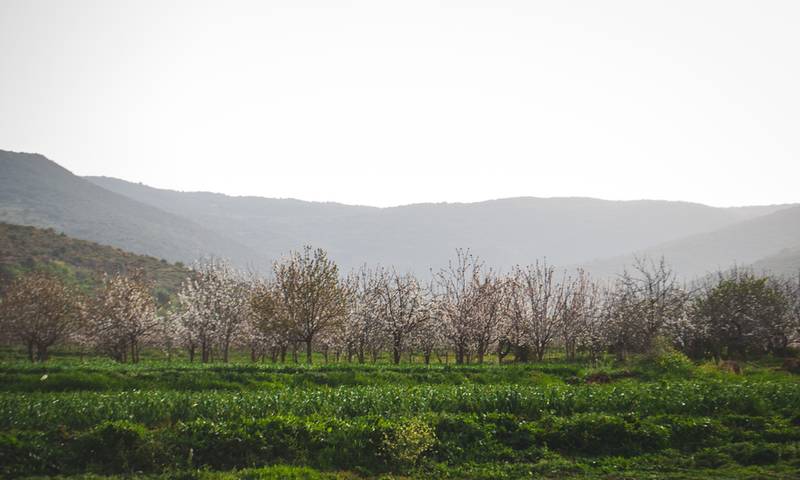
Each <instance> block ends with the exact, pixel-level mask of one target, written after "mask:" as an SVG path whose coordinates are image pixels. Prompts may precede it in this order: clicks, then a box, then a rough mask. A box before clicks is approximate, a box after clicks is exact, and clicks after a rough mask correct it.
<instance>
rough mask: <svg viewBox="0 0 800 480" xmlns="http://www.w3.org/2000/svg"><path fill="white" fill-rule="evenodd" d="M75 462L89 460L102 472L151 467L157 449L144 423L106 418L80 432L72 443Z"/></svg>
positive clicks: (152, 466)
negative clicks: (87, 429) (108, 419)
mask: <svg viewBox="0 0 800 480" xmlns="http://www.w3.org/2000/svg"><path fill="white" fill-rule="evenodd" d="M73 447H74V448H75V451H74V452H73V455H74V458H75V465H76V466H78V467H79V468H80V465H81V459H83V460H88V462H89V464H90V465H91V466H92V467H94V468H91V469H90V470H96V471H100V472H103V473H125V472H133V471H139V470H152V469H153V468H154V467H155V464H156V449H155V448H154V447H155V446H154V445H153V442H152V441H151V439H150V438H149V435H148V432H147V430H146V429H145V428H144V426H142V425H139V424H136V423H133V422H128V421H125V420H118V421H105V422H103V423H101V424H99V425H98V426H96V427H94V428H93V429H91V430H89V431H88V432H85V433H83V434H80V435H79V436H78V437H77V438H76V439H75V442H74V443H73Z"/></svg>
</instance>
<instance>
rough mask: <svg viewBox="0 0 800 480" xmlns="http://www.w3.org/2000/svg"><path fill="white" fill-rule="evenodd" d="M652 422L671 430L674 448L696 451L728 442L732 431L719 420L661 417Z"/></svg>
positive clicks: (680, 416)
mask: <svg viewBox="0 0 800 480" xmlns="http://www.w3.org/2000/svg"><path fill="white" fill-rule="evenodd" d="M650 421H651V422H652V423H654V424H656V425H661V426H664V427H667V428H668V429H669V432H670V433H669V443H670V445H671V446H672V448H676V449H678V450H683V451H695V450H697V449H699V448H702V447H715V446H717V445H721V444H723V443H725V442H728V441H729V440H730V437H731V433H730V431H729V430H728V429H727V428H726V427H725V426H723V425H722V424H721V423H720V422H719V421H718V420H714V419H712V418H709V417H690V416H685V415H660V416H657V417H653V418H651V419H650Z"/></svg>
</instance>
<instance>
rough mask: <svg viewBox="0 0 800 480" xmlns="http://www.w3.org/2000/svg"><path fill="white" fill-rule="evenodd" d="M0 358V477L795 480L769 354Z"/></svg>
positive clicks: (793, 424) (794, 428)
mask: <svg viewBox="0 0 800 480" xmlns="http://www.w3.org/2000/svg"><path fill="white" fill-rule="evenodd" d="M743 366H744V371H743V374H742V375H734V374H731V373H725V372H722V371H721V370H720V369H718V368H717V367H716V366H715V365H714V364H712V363H708V364H702V365H694V366H686V365H682V366H676V365H669V364H666V365H665V364H658V363H657V362H650V361H646V360H632V361H629V362H627V363H624V364H614V363H613V362H610V361H609V362H608V363H607V364H606V365H604V366H600V367H595V368H590V367H588V366H586V365H585V364H582V363H565V362H561V361H558V360H551V361H548V362H544V363H534V364H527V365H465V366H458V367H456V366H452V365H451V366H448V365H431V366H424V365H416V364H406V365H399V366H392V365H388V364H377V365H348V364H332V365H318V366H313V367H306V366H303V365H296V364H277V365H273V364H269V363H264V364H252V363H245V362H241V363H232V364H227V365H224V364H210V365H208V364H207V365H200V364H190V363H188V362H185V361H173V362H165V361H155V360H145V361H143V362H142V363H140V364H136V365H125V364H117V363H113V362H110V361H104V360H98V359H91V360H87V361H80V360H79V359H77V358H74V359H73V358H69V357H60V358H57V359H56V360H53V361H51V362H49V363H47V364H44V365H42V364H31V363H28V362H22V361H16V360H7V361H4V362H2V363H0V474H2V475H3V476H5V477H8V478H19V477H37V476H39V477H47V476H55V475H64V476H75V475H79V474H86V473H87V472H89V473H90V476H87V477H80V478H97V477H104V476H120V477H126V476H141V477H153V478H176V477H180V478H304V479H305V478H308V479H314V478H349V479H356V478H381V477H383V478H405V477H409V478H442V479H444V478H485V479H495V478H538V477H541V478H554V479H555V478H565V477H567V478H572V477H574V478H613V479H621V478H631V479H633V478H697V479H700V478H798V473H797V472H798V470H800V377H798V376H796V375H792V374H790V373H788V372H784V371H781V370H780V368H779V367H780V361H778V360H775V361H770V360H769V359H765V360H762V361H759V362H751V363H746V364H743Z"/></svg>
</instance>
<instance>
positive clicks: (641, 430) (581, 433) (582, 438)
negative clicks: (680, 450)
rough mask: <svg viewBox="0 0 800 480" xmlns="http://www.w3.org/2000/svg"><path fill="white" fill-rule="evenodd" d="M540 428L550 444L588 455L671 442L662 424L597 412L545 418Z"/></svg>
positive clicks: (633, 452) (628, 451)
mask: <svg viewBox="0 0 800 480" xmlns="http://www.w3.org/2000/svg"><path fill="white" fill-rule="evenodd" d="M539 428H540V436H541V437H540V438H541V439H542V441H544V443H546V444H547V446H548V447H550V448H553V449H555V450H559V451H562V452H576V453H582V454H585V455H636V454H639V453H643V452H652V451H656V450H660V449H662V448H664V447H666V446H667V445H668V443H669V429H668V428H666V427H664V426H662V425H657V424H654V423H651V422H643V421H639V420H637V419H631V420H627V419H623V418H622V417H618V416H612V415H605V414H597V413H587V414H579V415H573V416H572V417H566V418H559V417H551V418H547V419H543V420H542V421H541V422H540V424H539Z"/></svg>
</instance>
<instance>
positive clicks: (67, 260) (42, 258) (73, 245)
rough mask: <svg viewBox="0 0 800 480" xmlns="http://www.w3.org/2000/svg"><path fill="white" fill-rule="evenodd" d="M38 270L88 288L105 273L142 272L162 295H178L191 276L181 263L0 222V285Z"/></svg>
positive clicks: (96, 282)
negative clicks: (64, 275)
mask: <svg viewBox="0 0 800 480" xmlns="http://www.w3.org/2000/svg"><path fill="white" fill-rule="evenodd" d="M37 268H38V269H49V270H55V271H58V272H61V273H64V274H66V275H67V276H69V277H73V278H74V279H75V280H76V281H77V282H78V283H80V284H82V285H85V286H87V287H93V286H96V285H97V284H98V283H99V281H100V279H101V278H102V275H103V274H104V273H107V274H110V275H113V274H115V273H120V272H130V271H134V270H142V271H143V272H144V274H145V275H146V277H147V278H148V279H149V280H150V281H152V282H154V284H155V286H156V290H157V291H158V292H160V293H161V294H170V293H174V292H176V291H177V290H178V289H179V288H180V285H181V282H183V280H184V279H185V278H186V277H187V276H189V275H190V274H191V272H190V271H189V269H188V268H186V267H184V266H183V265H180V264H171V263H168V262H166V261H164V260H159V259H157V258H154V257H149V256H145V255H136V254H133V253H130V252H126V251H123V250H120V249H118V248H114V247H109V246H106V245H100V244H97V243H94V242H88V241H85V240H77V239H74V238H70V237H68V236H66V235H64V234H63V233H57V232H56V231H55V230H52V229H46V230H44V229H40V228H35V227H26V226H21V225H11V224H7V223H0V285H4V284H6V283H7V282H8V281H10V280H11V279H12V278H13V277H14V276H16V275H17V274H19V273H21V272H24V271H29V270H32V269H37ZM0 289H1V288H0Z"/></svg>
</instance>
